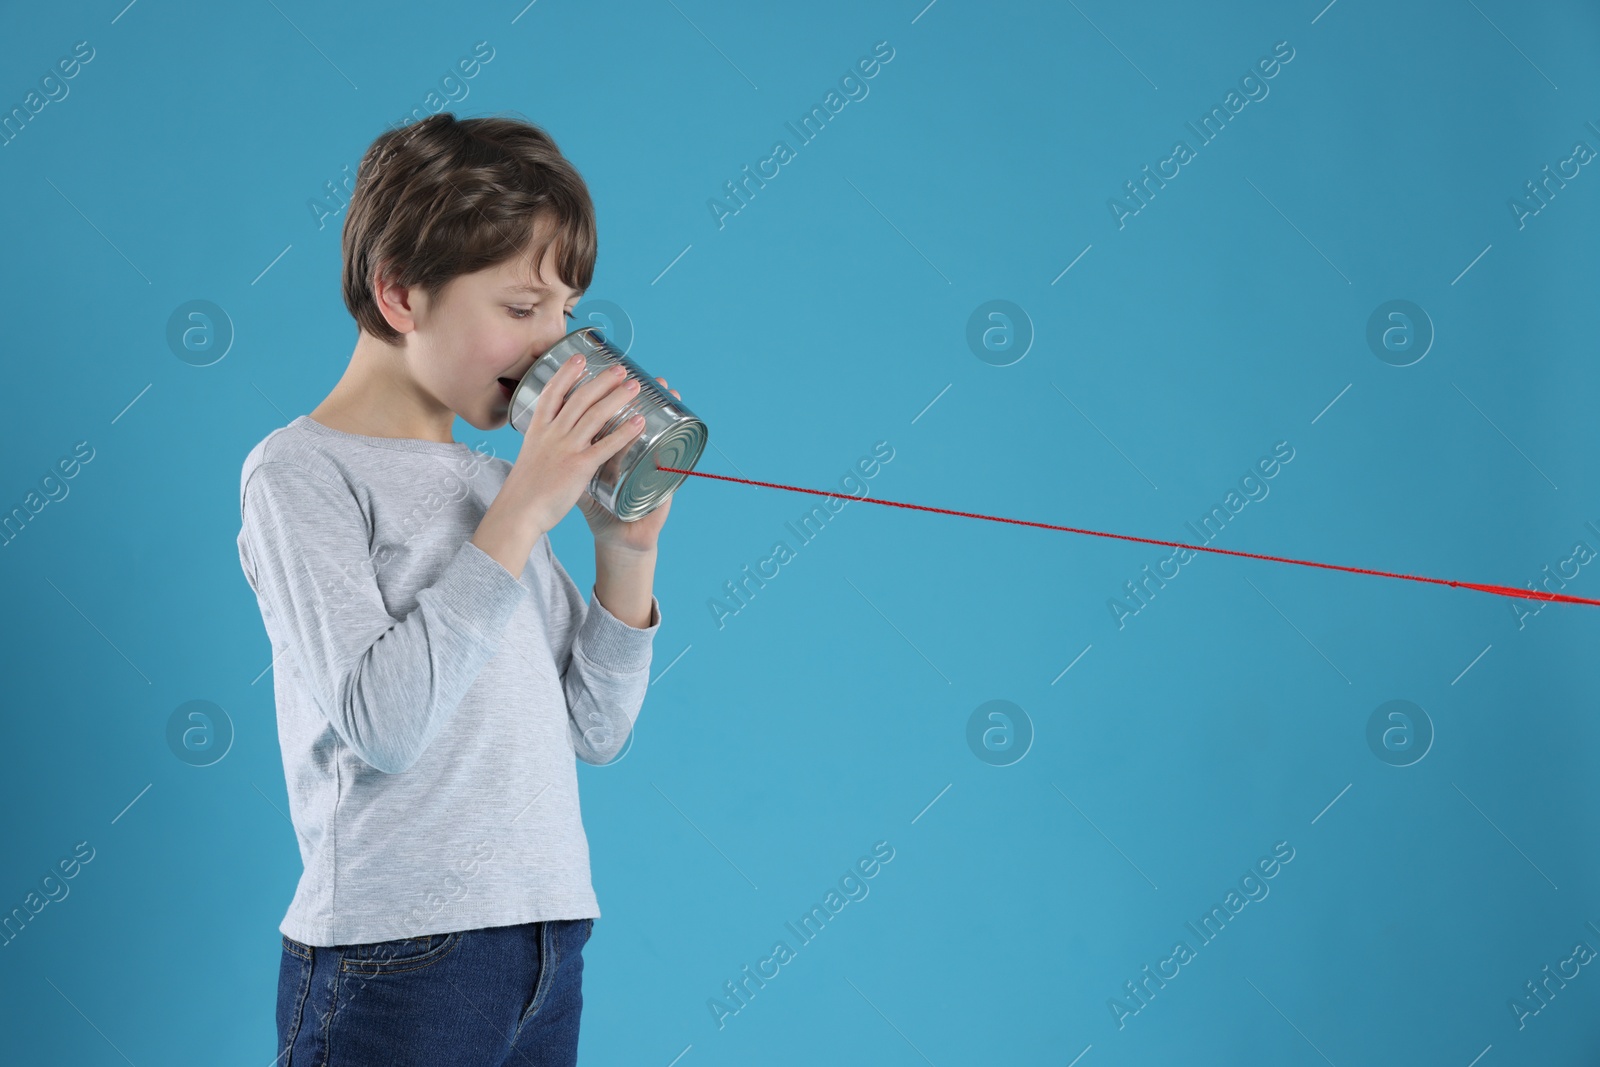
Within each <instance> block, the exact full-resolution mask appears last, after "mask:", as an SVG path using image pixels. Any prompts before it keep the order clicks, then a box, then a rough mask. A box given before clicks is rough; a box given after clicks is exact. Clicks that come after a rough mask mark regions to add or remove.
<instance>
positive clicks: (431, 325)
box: [404, 219, 583, 430]
mask: <svg viewBox="0 0 1600 1067" xmlns="http://www.w3.org/2000/svg"><path fill="white" fill-rule="evenodd" d="M548 224H549V222H548V219H544V220H541V222H540V224H539V229H538V230H536V231H535V235H536V236H537V237H538V238H541V239H542V238H543V237H544V236H545V227H546V226H547V225H548ZM531 243H532V242H530V244H531ZM554 259H555V245H554V244H551V245H550V246H549V247H548V248H547V249H546V250H545V256H544V261H543V262H542V263H540V264H539V270H538V271H537V273H535V272H534V271H533V269H532V266H531V264H530V262H529V257H528V254H527V253H523V254H520V255H518V256H516V257H514V258H512V259H510V260H508V261H506V262H504V263H501V264H498V265H496V266H493V267H486V268H485V269H483V270H480V271H477V272H475V273H472V274H463V275H460V276H458V277H455V278H452V279H451V280H450V281H449V282H448V283H446V285H445V286H444V288H442V289H441V290H440V291H439V293H438V294H437V296H436V297H435V298H433V299H429V297H428V294H426V293H424V292H422V291H421V290H420V289H413V290H411V292H410V296H411V303H412V315H413V320H414V327H415V328H414V330H413V331H411V332H410V333H409V334H408V335H407V337H406V342H405V349H404V351H405V360H406V363H407V366H408V368H409V370H410V371H411V374H412V377H413V378H415V380H416V381H417V382H418V383H419V384H420V385H421V386H422V387H423V388H424V389H426V390H427V391H428V392H429V393H431V394H432V395H433V396H434V397H435V398H436V399H437V400H438V401H439V402H440V403H441V404H443V405H444V406H446V407H448V408H449V409H450V410H451V411H454V412H455V413H456V414H457V415H459V416H461V418H462V420H463V421H465V422H467V423H469V424H470V425H472V426H474V427H476V428H477V429H480V430H493V429H497V428H499V427H501V426H504V425H505V424H506V420H507V418H508V417H509V416H510V412H511V391H512V387H513V386H515V385H516V383H517V382H519V381H521V380H522V376H523V375H524V374H526V373H527V371H528V368H529V367H531V366H533V363H534V361H535V360H536V359H538V358H539V357H540V356H541V355H543V354H544V353H545V351H547V350H548V349H549V348H550V346H551V345H553V344H555V343H556V342H557V341H559V340H561V338H562V337H564V336H566V335H567V334H568V333H570V332H571V329H572V325H571V322H570V321H569V316H570V315H571V314H572V309H573V307H574V306H575V305H576V304H577V302H578V298H579V297H580V296H582V295H583V294H582V293H580V292H578V291H577V290H574V289H570V288H568V287H567V286H566V284H565V283H564V282H562V281H561V280H560V279H559V278H557V277H556V270H555V266H554V263H553V260H554ZM530 285H531V286H533V287H534V288H532V289H529V288H526V287H527V286H530ZM506 383H509V384H506Z"/></svg>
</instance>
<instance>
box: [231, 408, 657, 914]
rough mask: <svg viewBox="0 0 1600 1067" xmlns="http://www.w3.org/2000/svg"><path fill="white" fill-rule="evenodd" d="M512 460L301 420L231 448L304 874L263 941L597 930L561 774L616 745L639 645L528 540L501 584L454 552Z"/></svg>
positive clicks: (243, 554) (571, 784) (635, 677)
mask: <svg viewBox="0 0 1600 1067" xmlns="http://www.w3.org/2000/svg"><path fill="white" fill-rule="evenodd" d="M510 469H511V464H510V463H509V462H507V461H506V460H504V459H499V458H497V457H494V456H492V455H488V454H486V453H482V452H475V451H473V450H472V449H470V448H468V447H467V446H466V445H465V444H462V443H460V442H454V443H446V442H442V441H424V440H417V439H412V438H384V437H366V436H361V435H357V434H349V433H344V432H342V431H339V430H334V429H332V428H330V427H327V426H323V425H322V424H321V423H319V422H315V421H314V420H312V419H311V418H310V417H309V416H305V415H302V416H300V417H299V418H297V419H295V420H294V421H293V422H291V423H290V424H289V425H288V426H285V427H282V428H281V429H277V430H274V431H273V432H272V433H270V434H268V435H267V437H266V438H265V439H264V440H262V441H261V442H260V443H259V444H257V445H256V446H255V447H254V448H253V449H251V451H250V454H249V455H248V456H247V457H246V459H245V462H244V469H243V471H242V473H241V476H240V483H239V510H240V521H241V527H240V530H239V538H238V546H239V562H240V564H241V566H242V567H243V568H244V573H245V577H246V578H247V579H248V581H249V583H250V587H251V588H252V589H253V590H254V591H255V593H256V600H257V603H258V604H259V605H260V608H261V616H262V621H263V622H264V623H265V625H266V631H267V636H268V637H269V639H270V640H271V643H272V655H273V691H274V696H275V698H276V702H277V715H278V740H279V744H280V746H281V748H282V751H283V765H284V776H285V778H286V779H287V782H288V791H289V814H290V817H291V819H292V820H293V822H294V829H295V836H296V838H297V839H298V842H299V846H300V857H301V860H302V861H303V863H304V866H305V870H304V872H303V873H302V875H301V877H300V882H299V886H298V887H297V889H296V891H295V895H294V900H293V902H292V903H291V904H290V906H289V910H288V913H287V914H286V915H285V917H284V919H283V922H282V924H281V925H280V927H279V929H280V930H281V931H282V932H283V933H284V934H286V935H288V936H289V937H292V938H294V939H295V940H297V941H300V942H303V943H305V944H308V945H324V946H326V945H345V944H354V943H364V942H371V941H387V940H391V939H394V938H400V937H418V936H421V935H423V934H434V933H448V932H450V931H453V930H469V929H476V928H478V927H484V926H507V925H511V924H514V923H525V922H538V921H544V920H548V919H583V918H597V917H598V916H599V915H600V908H599V904H598V902H597V901H596V899H595V894H594V889H593V886H592V885H591V884H590V878H589V844H588V839H587V837H586V836H585V834H584V829H583V820H582V817H581V814H580V811H579V806H578V777H577V764H576V760H575V758H574V757H576V759H582V760H584V761H586V762H589V763H604V762H606V761H607V760H609V759H611V758H612V757H614V756H615V755H616V754H617V752H619V751H620V750H621V748H622V745H623V742H624V741H625V740H626V739H627V736H628V733H629V731H630V730H631V729H632V728H633V723H634V720H635V719H636V718H637V716H638V714H639V709H640V707H641V706H642V704H643V702H644V696H645V689H646V687H647V686H648V684H649V668H650V651H651V642H652V640H653V639H654V637H655V633H656V630H657V629H659V628H660V625H661V606H660V604H659V602H657V601H656V599H655V598H654V597H653V596H652V597H651V620H652V621H651V625H650V626H649V627H648V628H646V629H642V630H641V629H637V628H635V627H632V626H629V625H628V624H626V623H624V622H622V621H621V620H620V619H618V618H616V617H615V616H614V615H612V614H611V613H610V612H609V611H607V610H606V608H605V606H604V605H602V604H601V603H600V601H599V600H598V599H597V598H595V597H594V596H593V595H592V592H591V596H590V600H589V602H588V604H587V605H585V603H584V600H583V597H582V595H581V594H580V593H579V591H578V588H577V585H576V584H575V583H574V582H573V580H572V578H571V577H570V576H569V575H568V574H567V572H566V570H565V569H564V568H563V567H562V566H561V564H560V563H559V562H558V561H557V560H556V557H555V554H554V552H553V551H552V550H551V548H550V539H549V537H548V536H543V537H541V538H540V539H539V542H538V543H537V544H536V545H535V546H534V549H533V551H532V553H530V555H529V558H528V562H527V565H526V566H525V567H524V568H523V570H522V574H521V576H520V577H513V576H512V575H511V574H510V573H508V572H507V571H506V569H505V568H504V567H502V566H501V565H500V564H499V563H497V562H495V560H494V559H493V558H491V557H490V556H489V555H488V554H487V553H485V552H484V551H483V550H482V549H480V548H478V546H476V545H474V544H473V543H472V542H471V537H472V535H473V533H474V532H475V531H476V530H477V527H478V523H479V521H480V520H481V519H482V518H483V514H484V511H485V510H486V509H487V508H488V506H489V503H490V501H492V500H493V499H494V496H495V494H496V493H497V492H499V490H500V487H501V485H502V484H503V483H504V481H505V477H506V474H507V472H508V471H510Z"/></svg>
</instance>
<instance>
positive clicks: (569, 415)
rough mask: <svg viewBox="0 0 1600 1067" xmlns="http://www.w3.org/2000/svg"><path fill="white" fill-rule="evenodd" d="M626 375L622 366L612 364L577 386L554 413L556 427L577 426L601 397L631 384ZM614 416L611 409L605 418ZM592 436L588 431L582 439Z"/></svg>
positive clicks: (591, 432)
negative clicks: (619, 387) (620, 386)
mask: <svg viewBox="0 0 1600 1067" xmlns="http://www.w3.org/2000/svg"><path fill="white" fill-rule="evenodd" d="M626 373H627V372H626V370H625V369H624V368H623V367H622V366H620V365H617V364H613V365H612V366H609V367H606V368H605V369H603V370H601V371H600V372H599V373H597V374H595V375H593V376H592V377H590V378H589V380H588V381H586V382H584V383H583V384H581V385H579V386H578V387H577V388H576V389H574V390H573V392H572V395H571V396H569V397H567V399H566V402H565V403H563V404H562V405H561V410H560V411H559V412H557V413H556V415H555V424H556V426H557V427H559V428H561V429H565V430H571V429H573V428H574V427H575V426H577V425H578V423H579V422H580V421H582V420H583V418H584V417H585V416H586V415H587V414H588V413H589V410H590V409H591V408H592V407H593V406H594V405H595V404H596V403H598V402H599V401H600V400H601V398H602V397H605V396H606V395H607V394H608V393H610V392H611V391H612V390H613V389H615V388H617V387H618V386H619V385H626V384H630V383H631V380H630V379H628V378H627V377H626ZM631 384H637V383H631ZM614 414H616V408H612V409H611V410H610V413H609V414H608V415H607V416H606V417H607V418H609V417H610V415H614ZM596 429H598V427H596ZM592 436H594V432H593V431H590V433H589V434H588V435H587V436H586V437H585V438H584V439H585V440H588V438H589V437H592Z"/></svg>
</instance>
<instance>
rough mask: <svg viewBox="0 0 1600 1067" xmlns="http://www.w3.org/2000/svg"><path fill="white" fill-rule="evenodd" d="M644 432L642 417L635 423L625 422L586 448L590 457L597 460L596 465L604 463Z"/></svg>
mask: <svg viewBox="0 0 1600 1067" xmlns="http://www.w3.org/2000/svg"><path fill="white" fill-rule="evenodd" d="M643 432H644V419H643V418H640V419H639V421H638V423H637V424H635V423H633V422H631V421H629V422H624V423H622V424H621V425H620V426H618V427H616V429H614V430H612V431H611V432H610V433H608V434H606V435H605V436H604V437H602V438H600V440H598V441H596V442H595V443H594V444H592V445H590V446H589V447H588V449H586V452H587V455H588V458H589V459H591V460H595V461H596V466H599V465H600V464H602V463H604V462H605V461H606V460H608V459H610V458H611V457H612V456H614V455H616V454H617V453H618V452H621V451H622V450H623V449H624V448H627V447H628V446H629V445H631V444H633V442H634V439H635V438H637V437H638V436H639V435H640V434H641V433H643Z"/></svg>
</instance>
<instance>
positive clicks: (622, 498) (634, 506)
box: [511, 326, 707, 522]
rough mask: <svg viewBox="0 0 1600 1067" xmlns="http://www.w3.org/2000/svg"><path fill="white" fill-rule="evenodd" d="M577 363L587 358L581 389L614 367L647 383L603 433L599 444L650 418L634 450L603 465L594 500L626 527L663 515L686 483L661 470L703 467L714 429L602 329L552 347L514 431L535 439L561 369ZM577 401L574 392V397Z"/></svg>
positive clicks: (522, 388)
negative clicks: (546, 395) (531, 429)
mask: <svg viewBox="0 0 1600 1067" xmlns="http://www.w3.org/2000/svg"><path fill="white" fill-rule="evenodd" d="M575 355H581V356H582V357H583V360H584V364H585V365H584V369H583V376H582V377H581V378H579V379H578V382H577V384H576V385H574V386H573V387H572V388H573V389H577V388H578V387H579V386H581V385H583V383H584V382H587V381H590V380H591V379H593V378H594V376H595V375H597V374H601V373H604V372H605V371H606V370H608V369H610V368H611V367H613V366H620V367H622V369H623V370H624V371H626V372H627V377H628V378H631V379H633V380H634V381H636V382H638V383H639V392H638V393H637V394H636V395H635V396H634V398H633V400H632V402H630V403H629V404H628V405H627V406H625V407H624V408H623V409H622V410H621V411H619V412H617V413H616V414H615V415H614V416H612V417H611V418H610V419H608V420H607V421H606V423H605V425H603V426H601V427H600V432H599V433H597V434H596V435H595V440H596V441H598V440H599V439H600V438H602V437H604V436H605V435H606V434H608V433H610V432H611V431H612V430H614V429H616V428H617V427H618V426H620V425H622V424H623V423H624V422H626V421H627V420H629V419H631V418H633V417H634V416H635V415H643V416H644V420H645V421H644V429H643V430H642V431H641V432H640V433H639V435H638V436H637V437H635V438H634V439H633V442H632V443H631V444H630V445H628V447H627V448H624V449H623V450H622V451H621V452H618V453H617V454H616V455H614V456H612V457H611V458H610V459H608V460H606V461H605V462H604V463H602V464H600V466H599V468H597V469H596V470H595V474H594V478H593V479H592V480H591V481H590V482H589V495H590V496H592V497H594V498H595V500H596V501H597V502H598V503H599V504H600V506H601V507H603V508H605V509H606V510H607V511H609V512H611V514H613V515H615V516H616V517H617V518H619V519H621V520H622V521H623V522H633V521H634V520H635V519H638V518H641V517H643V516H645V515H648V514H649V513H650V512H651V511H653V510H655V508H656V507H657V506H658V505H660V503H661V502H662V501H663V500H665V499H666V498H667V497H668V496H669V495H671V493H672V491H673V490H674V489H676V488H677V487H678V483H679V482H682V481H683V479H684V478H685V477H686V475H684V474H681V473H676V472H672V471H663V470H660V469H658V468H659V467H677V468H678V469H679V470H680V471H688V470H693V469H694V465H695V464H696V463H698V462H699V461H700V454H701V453H702V452H704V451H705V447H706V440H707V432H706V424H705V423H704V422H702V421H701V420H700V418H699V417H698V416H697V415H695V413H694V412H692V411H690V410H689V409H688V408H687V407H685V406H684V404H683V401H681V400H679V399H678V398H677V397H675V396H673V395H672V394H671V393H669V392H667V391H666V390H665V389H663V388H661V383H659V382H657V381H656V380H655V379H654V378H652V377H651V376H650V375H649V374H648V373H646V372H645V370H644V368H643V367H641V366H639V365H638V364H637V363H635V362H633V360H631V359H629V358H628V357H627V356H625V355H623V354H622V353H621V352H619V351H617V349H616V348H615V347H614V346H613V345H612V344H611V343H610V342H609V341H607V340H606V339H605V336H604V335H603V334H601V332H600V331H599V330H598V329H596V328H595V327H593V326H584V327H582V328H581V329H577V330H573V331H572V332H571V333H569V334H567V335H566V336H565V337H563V338H562V339H561V340H559V341H557V342H556V343H555V344H554V345H551V346H550V350H549V351H548V352H546V353H545V354H544V355H542V356H540V357H539V358H538V359H537V360H536V361H534V364H533V366H532V367H529V368H528V373H527V374H524V375H523V376H522V381H520V382H518V383H517V387H516V389H515V390H513V391H512V394H511V425H512V426H513V427H515V428H516V430H517V432H518V433H527V432H528V423H529V422H530V421H531V420H532V419H533V407H534V403H535V402H536V401H537V400H538V399H539V394H540V392H542V391H543V390H544V387H545V385H546V384H548V383H549V381H550V379H551V378H553V377H555V374H556V372H557V371H559V370H560V369H561V365H562V364H563V363H565V362H566V361H567V360H569V359H571V358H572V357H573V356H575ZM624 380H626V379H624ZM571 395H572V393H571V391H570V390H569V391H568V393H567V396H571Z"/></svg>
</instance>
